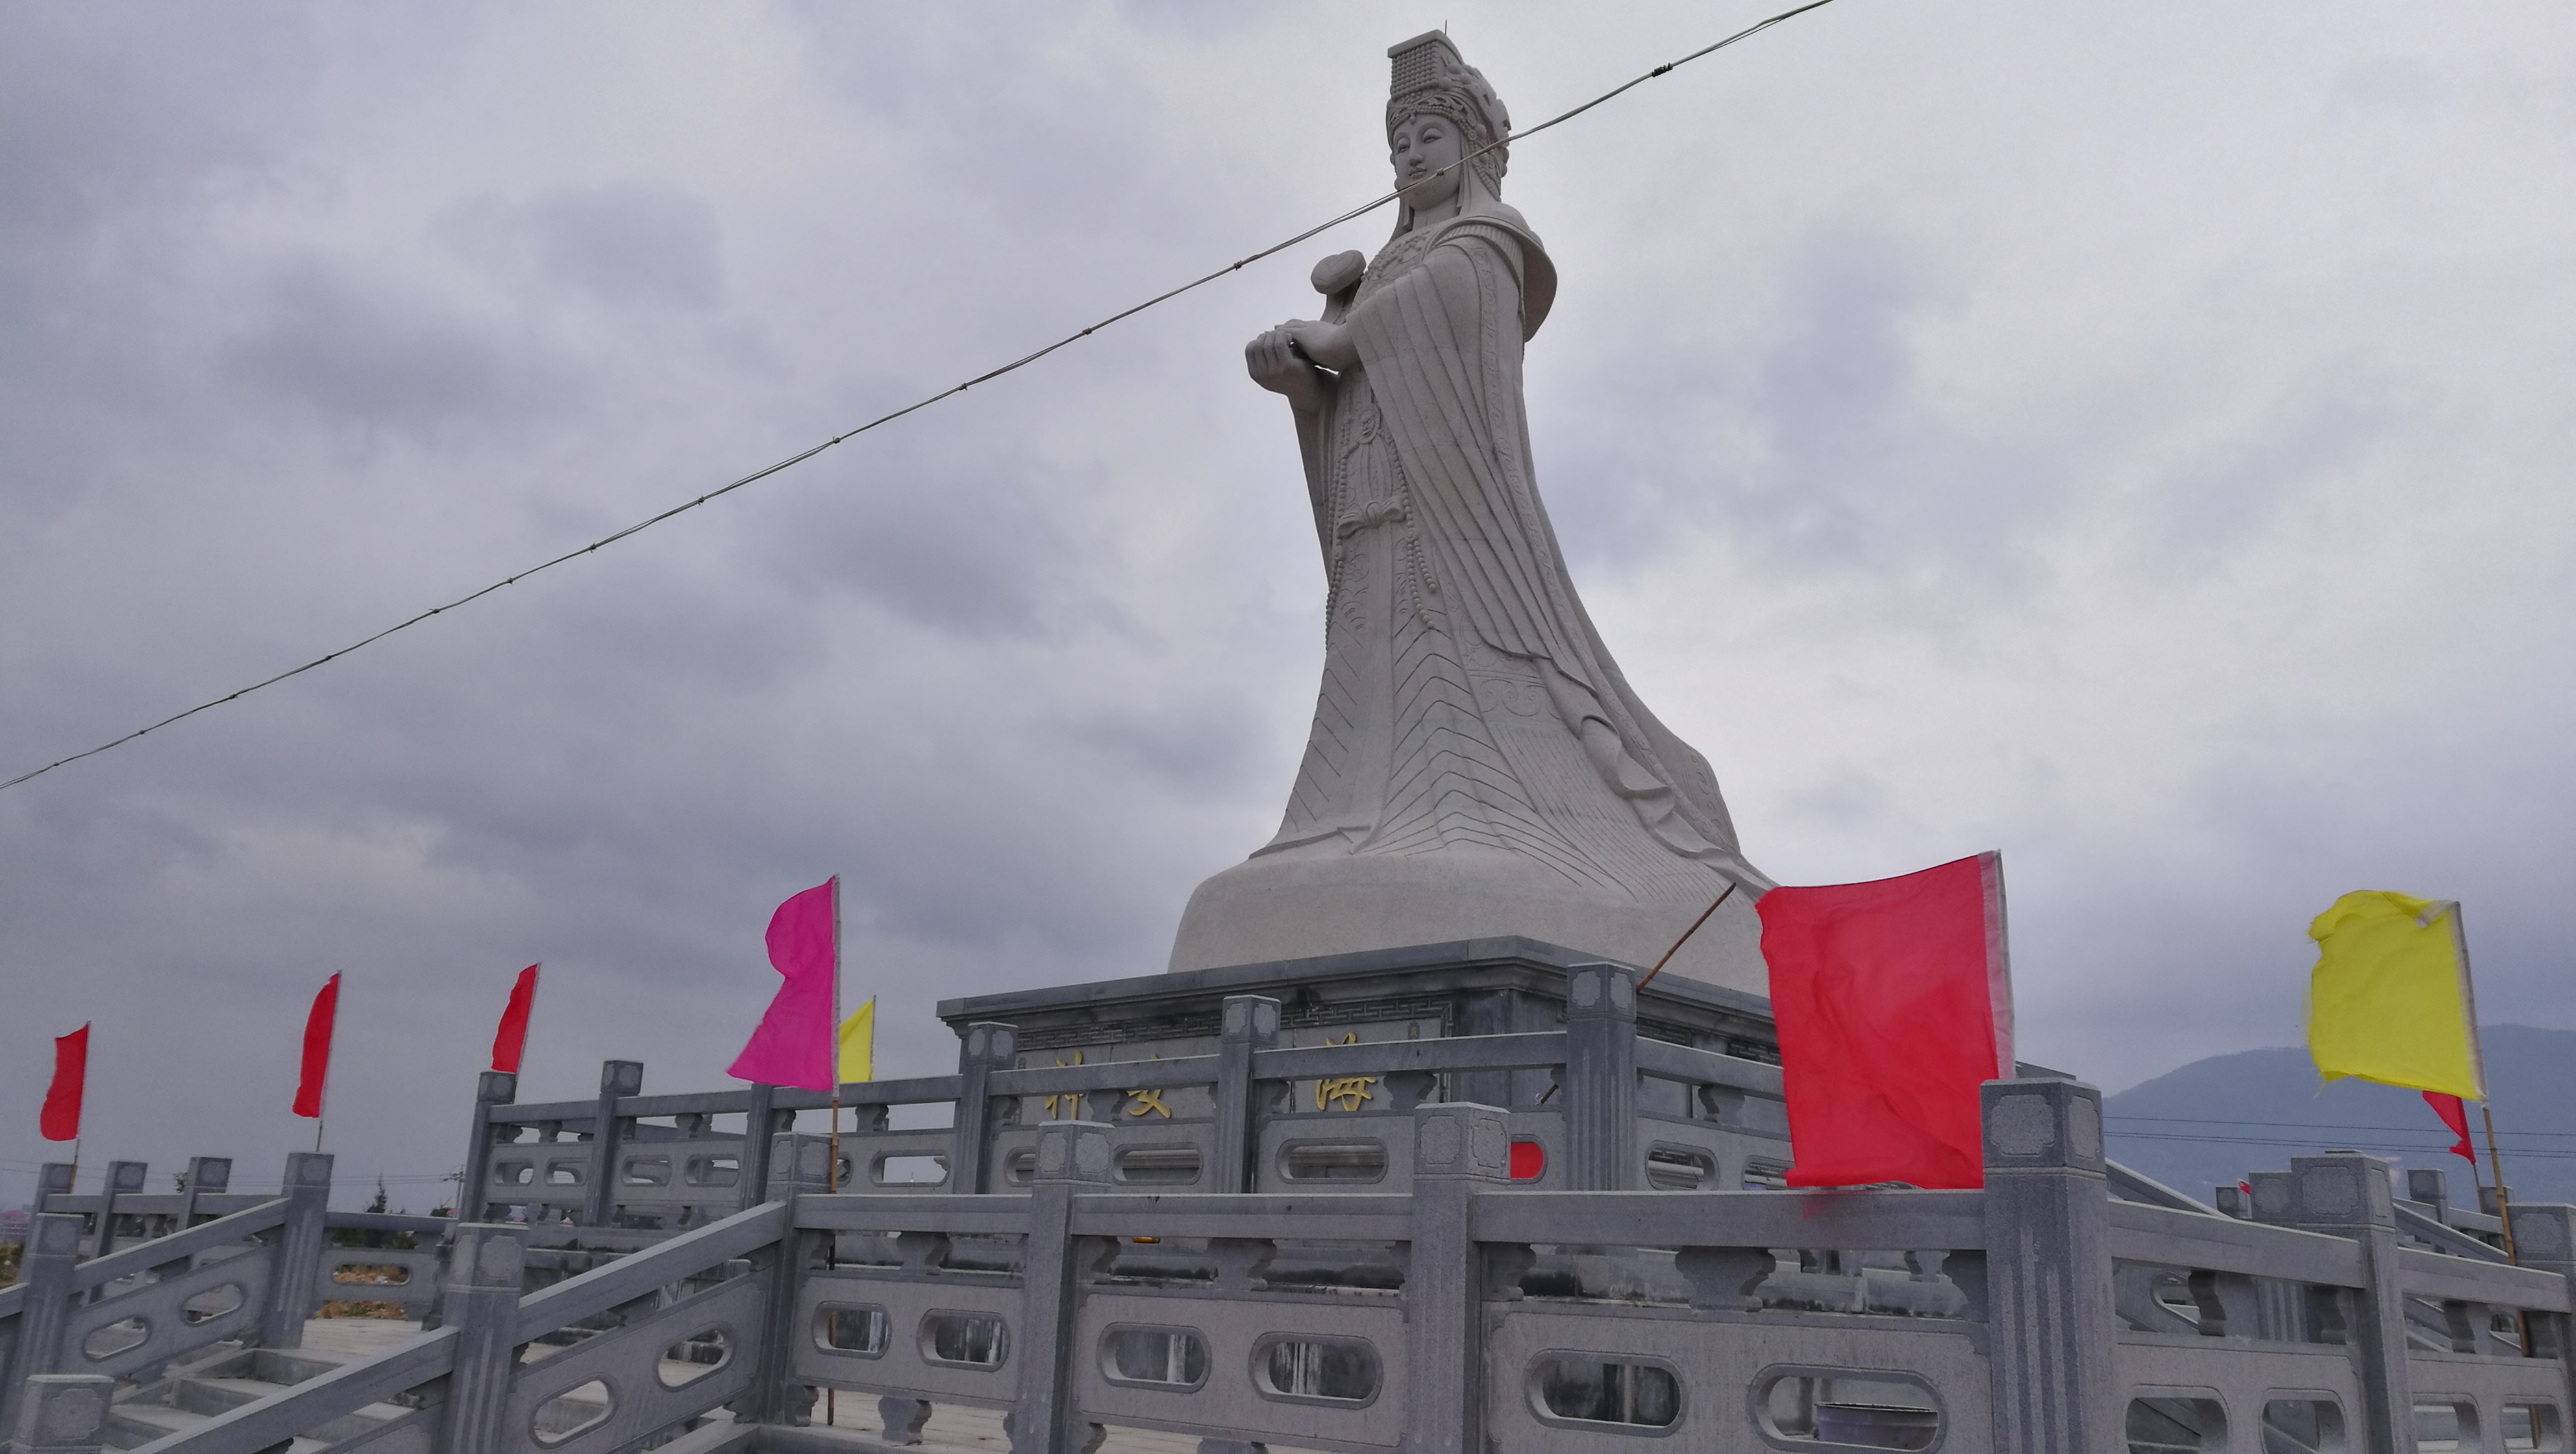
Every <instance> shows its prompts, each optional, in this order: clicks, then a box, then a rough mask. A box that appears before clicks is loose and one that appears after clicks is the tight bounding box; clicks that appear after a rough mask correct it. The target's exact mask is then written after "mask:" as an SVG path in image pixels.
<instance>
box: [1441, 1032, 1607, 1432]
mask: <svg viewBox="0 0 2576 1454" xmlns="http://www.w3.org/2000/svg"><path fill="white" fill-rule="evenodd" d="M1634 1000H1635V996H1634V995H1631V996H1630V1001H1631V1003H1633V1002H1634ZM1508 1126H1509V1122H1508V1121H1507V1120H1506V1119H1505V1116H1504V1113H1503V1112H1502V1111H1500V1110H1498V1109H1496V1108H1494V1107H1492V1106H1480V1105H1476V1104H1474V1103H1472V1102H1467V1101H1453V1102H1450V1103H1448V1104H1445V1105H1432V1106H1416V1107H1415V1108H1414V1111H1413V1239H1412V1242H1411V1244H1410V1246H1409V1247H1408V1249H1407V1253H1406V1258H1405V1272H1404V1321H1405V1333H1406V1341H1407V1344H1408V1347H1407V1348H1406V1350H1405V1351H1406V1355H1407V1358H1408V1360H1409V1362H1410V1364H1411V1382H1412V1389H1413V1398H1412V1407H1410V1408H1409V1409H1407V1410H1406V1418H1405V1447H1406V1449H1407V1451H1408V1454H1484V1451H1485V1435H1484V1414H1485V1388H1484V1380H1483V1378H1482V1377H1481V1374H1482V1371H1483V1369H1484V1366H1485V1356H1484V1347H1483V1343H1484V1326H1485V1318H1484V1311H1485V1310H1484V1296H1485V1270H1484V1265H1483V1264H1484V1259H1483V1257H1482V1256H1481V1255H1480V1253H1481V1249H1480V1248H1479V1247H1478V1246H1477V1244H1476V1233H1475V1223H1474V1212H1475V1207H1474V1202H1475V1198H1476V1195H1477V1194H1478V1193H1479V1192H1485V1191H1493V1190H1497V1189H1500V1188H1503V1187H1506V1186H1508V1185H1509V1184H1510V1182H1511V1135H1510V1132H1509V1130H1508Z"/></svg>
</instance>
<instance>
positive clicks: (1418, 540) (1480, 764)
mask: <svg viewBox="0 0 2576 1454" xmlns="http://www.w3.org/2000/svg"><path fill="white" fill-rule="evenodd" d="M1555 283H1556V279H1555V269H1554V267H1553V265H1552V264H1551V263H1550V262H1549V260H1548V257H1547V253H1546V251H1545V249H1544V248H1542V247H1541V246H1540V244H1539V241H1538V239H1537V237H1536V236H1535V235H1533V234H1532V233H1531V232H1530V230H1529V228H1528V227H1527V225H1526V224H1525V223H1523V222H1522V220H1521V218H1520V215H1519V214H1518V213H1517V212H1516V211H1514V210H1513V209H1511V208H1509V207H1506V206H1503V205H1501V204H1499V203H1493V202H1487V203H1485V204H1484V205H1482V206H1480V207H1478V208H1476V209H1475V210H1472V211H1470V212H1468V213H1466V214H1465V215H1462V216H1459V217H1456V218H1452V219H1450V220H1448V221H1446V222H1443V223H1440V224H1437V225H1434V226H1432V227H1429V228H1425V229H1418V230H1414V231H1408V232H1405V233H1402V234H1400V235H1398V236H1397V237H1396V238H1395V239H1394V240H1393V241H1392V242H1390V243H1389V244H1388V245H1387V246H1386V248H1385V249H1384V250H1382V251H1381V252H1380V253H1379V254H1378V256H1377V258H1376V259H1375V261H1374V262H1372V263H1371V264H1370V266H1369V268H1368V270H1367V272H1366V274H1365V275H1364V276H1363V278H1362V279H1361V281H1360V283H1359V285H1358V287H1357V290H1356V292H1355V294H1353V295H1351V296H1350V297H1349V298H1348V301H1347V308H1346V312H1345V315H1344V317H1343V320H1342V321H1343V322H1344V323H1345V324H1346V326H1347V327H1348V328H1349V329H1350V333H1351V337H1352V339H1353V341H1354V342H1355V343H1356V345H1357V347H1358V350H1359V354H1360V362H1359V363H1358V364H1357V365H1355V366H1353V367H1350V368H1347V369H1344V370H1342V371H1341V372H1340V373H1339V374H1338V375H1337V376H1332V377H1330V378H1329V380H1328V383H1329V388H1328V403H1327V404H1326V406H1325V408H1324V409H1323V411H1322V412H1321V414H1320V415H1315V416H1308V417H1306V418H1304V419H1301V421H1300V424H1301V429H1300V433H1301V435H1302V436H1303V439H1304V443H1305V446H1306V455H1307V477H1308V484H1309V487H1310V490H1311V492H1312V497H1313V502H1314V508H1315V529H1316V534H1317V538H1318V540H1319V541H1320V542H1321V545H1322V547H1323V554H1324V562H1325V570H1326V575H1327V579H1328V583H1329V584H1328V595H1327V599H1326V627H1325V657H1324V673H1323V683H1322V687H1321V690H1320V691H1319V693H1318V696H1317V701H1316V707H1315V720H1314V726H1313V729H1312V733H1311V735H1310V737H1309V739H1308V743H1307V747H1306V752H1305V757H1304V760H1303V762H1302V763H1301V765H1300V766H1299V769H1298V773H1297V781H1296V786H1295V788H1294V789H1293V791H1292V792H1291V795H1290V798H1289V802H1288V809H1287V813H1286V815H1285V819H1284V821H1283V822H1282V823H1281V825H1280V829H1279V832H1278V835H1277V836H1276V837H1275V838H1273V839H1272V840H1271V842H1270V843H1269V844H1268V845H1267V846H1265V847H1263V848H1262V849H1260V850H1259V851H1258V852H1256V853H1255V854H1254V855H1253V857H1252V859H1251V860H1250V861H1248V862H1247V863H1245V864H1242V865H1240V866H1238V867H1236V868H1234V869H1230V870H1228V871H1227V872H1225V873H1222V874H1219V875H1217V876H1216V877H1215V878H1213V879H1210V880H1209V881H1208V882H1207V883H1206V884H1203V885H1202V886H1201V887H1200V889H1199V892H1198V894H1197V895H1196V896H1194V898H1193V900H1192V903H1191V906H1190V910H1189V913H1188V915H1186V916H1185V917H1184V921H1183V925H1182V930H1181V935H1180V939H1179V941H1178V942H1177V943H1176V945H1175V953H1174V960H1173V967H1174V968H1175V969H1185V968H1198V967H1208V966H1211V965H1214V964H1220V963H1236V962H1249V961H1252V960H1259V959H1273V958H1290V957H1304V954H1305V953H1316V954H1321V953H1334V952H1345V951H1348V950H1352V949H1361V948H1376V947H1393V946H1395V945H1397V944H1409V943H1426V942H1440V941H1446V940H1451V939H1458V938H1484V937H1494V936H1497V935H1502V934H1518V935H1522V936H1524V937H1529V938H1537V939H1544V940H1549V941H1550V942H1554V943H1558V944H1562V945H1565V946H1566V947H1568V948H1574V949H1578V950H1584V951H1587V952H1591V953H1598V954H1604V955H1609V956H1611V957H1618V958H1626V959H1629V960H1631V961H1632V962H1633V961H1636V960H1639V959H1644V960H1647V961H1649V962H1650V961H1651V958H1652V956H1653V954H1655V953H1659V952H1660V951H1661V948H1662V945H1663V944H1666V943H1669V942H1670V941H1671V939H1672V938H1673V937H1674V936H1675V935H1676V934H1678V933H1679V932H1680V929H1681V928H1682V927H1683V926H1686V925H1687V924H1688V922H1689V920H1690V919H1691V918H1693V917H1695V916H1696V915H1697V914H1698V912H1699V911H1700V910H1702V909H1704V908H1706V907H1707V905H1708V903H1709V902H1710V900H1711V899H1712V898H1714V897H1715V896H1716V895H1717V893H1718V892H1719V890H1720V889H1722V888H1723V887H1724V886H1725V885H1726V883H1727V882H1728V881H1730V880H1732V881H1734V882H1736V883H1738V884H1741V885H1742V886H1743V891H1742V892H1739V893H1738V894H1737V895H1735V897H1734V898H1733V899H1732V900H1730V901H1729V908H1730V909H1731V910H1735V911H1736V912H1733V913H1731V914H1728V915H1726V916H1724V918H1725V922H1722V923H1721V922H1715V921H1713V922H1712V923H1711V925H1710V926H1709V931H1703V932H1704V933H1707V934H1708V937H1709V943H1708V945H1706V946H1705V947H1704V948H1703V947H1702V946H1699V945H1697V944H1696V942H1695V943H1694V949H1697V950H1700V952H1698V953H1697V954H1695V955H1689V956H1684V957H1681V958H1677V960H1676V962H1675V965H1674V969H1675V970H1677V971H1679V972H1682V973H1688V974H1694V975H1696V976H1697V977H1701V978H1709V979H1716V980H1720V981H1721V982H1727V983H1733V984H1736V985H1737V986H1738V987H1740V988H1745V989H1750V990H1753V991H1756V992H1759V991H1760V990H1761V989H1762V988H1763V986H1762V984H1761V982H1760V960H1759V953H1758V949H1753V948H1752V947H1751V946H1750V944H1749V943H1748V942H1747V936H1748V934H1749V933H1751V932H1752V930H1751V927H1750V926H1751V924H1752V922H1753V916H1752V913H1751V908H1752V900H1753V898H1754V897H1755V895H1757V894H1758V893H1759V892H1760V891H1761V890H1763V889H1765V888H1767V887H1769V880H1768V879H1766V878H1764V877H1763V876H1762V875H1761V874H1760V873H1759V872H1757V871H1756V870H1754V869H1753V868H1752V867H1751V866H1750V865H1749V864H1747V863H1746V862H1745V860H1744V858H1743V855H1742V854H1741V853H1740V852H1739V850H1738V847H1737V842H1736V836H1735V829H1734V825H1733V823H1732V822H1731V821H1730V819H1729V817H1728V815H1727V811H1726V804H1725V801H1724V799H1723V798H1722V797H1721V796H1720V795H1719V792H1718V786H1717V781H1716V778H1715V777H1714V775H1713V774H1712V773H1711V772H1710V771H1709V767H1708V764H1707V762H1706V761H1705V760H1704V759H1703V758H1702V757H1701V756H1700V755H1699V753H1697V752H1695V751H1693V750H1692V749H1691V747H1690V746H1689V745H1688V744H1686V743H1684V742H1682V741H1681V740H1680V739H1679V738H1678V737H1675V736H1674V735H1673V734H1672V732H1670V731H1669V730H1668V729H1666V728H1665V727H1664V725H1663V724H1662V723H1661V722H1659V721H1657V720H1656V718H1655V716H1654V714H1653V713H1652V712H1650V711H1648V710H1647V709H1646V706H1645V704H1644V703H1643V702H1641V701H1639V700H1638V699H1637V696H1636V694H1635V693H1634V692H1633V691H1631V690H1630V689H1629V687H1628V684H1627V681H1626V679H1625V678H1624V677H1622V676H1621V674H1620V672H1619V668H1618V665H1617V664H1616V663H1615V662H1614V661H1613V660H1612V659H1611V656H1610V653H1609V650H1608V648H1606V647H1605V646H1604V645H1603V644H1602V641H1601V637H1600V634H1599V632H1597V631H1596V630H1594V629H1593V625H1592V621H1591V618H1590V617H1589V615H1587V614H1586V613H1585V611H1584V609H1583V603H1582V602H1581V600H1579V599H1578V598H1577V597H1576V595H1575V592H1574V587H1573V585H1572V583H1571V582H1570V581H1569V580H1568V578H1567V575H1566V569H1565V561H1564V556H1563V552H1562V551H1561V550H1560V549H1559V548H1558V545H1557V541H1556V534H1555V531H1554V529H1553V527H1551V526H1550V524H1549V523H1548V518H1547V512H1546V510H1545V508H1544V507H1543V506H1542V505H1541V504H1540V501H1539V496H1538V490H1537V486H1536V483H1535V481H1534V479H1533V477H1532V471H1531V465H1530V446H1529V427H1528V416H1527V411H1526V408H1525V406H1524V404H1523V400H1522V389H1521V354H1522V345H1523V343H1524V342H1525V341H1526V339H1527V338H1528V337H1529V335H1531V334H1533V333H1535V332H1536V331H1537V329H1538V325H1539V324H1540V322H1541V321H1542V320H1543V319H1544V318H1545V316H1546V313H1547V310H1548V306H1549V304H1550V303H1551V302H1552V301H1553V299H1554V294H1555ZM1710 931H1714V932H1710ZM1659 939H1660V942H1658V940H1659ZM1695 940H1696V936H1695ZM1367 941H1383V942H1382V943H1379V942H1367ZM1647 946H1652V947H1651V948H1648V947H1647Z"/></svg>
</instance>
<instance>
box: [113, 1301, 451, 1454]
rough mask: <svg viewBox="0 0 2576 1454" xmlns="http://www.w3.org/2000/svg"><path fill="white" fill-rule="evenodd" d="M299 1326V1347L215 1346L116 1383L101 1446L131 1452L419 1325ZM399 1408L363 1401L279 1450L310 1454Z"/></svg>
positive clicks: (380, 1346)
mask: <svg viewBox="0 0 2576 1454" xmlns="http://www.w3.org/2000/svg"><path fill="white" fill-rule="evenodd" d="M304 1330H305V1331H304V1346H303V1347H301V1348H245V1347H242V1346H241V1345H240V1344H238V1343H219V1344H217V1345H215V1346H214V1347H212V1348H209V1349H206V1350H204V1351H203V1352H200V1353H196V1354H192V1355H190V1356H189V1357H186V1358H182V1359H179V1360H177V1361H175V1362H173V1363H172V1364H171V1365H170V1366H169V1367H168V1368H167V1369H165V1370H164V1371H163V1372H162V1375H161V1376H160V1377H159V1378H156V1379H154V1380H152V1381H151V1382H148V1383H141V1384H133V1385H128V1386H125V1387H122V1388H120V1389H119V1390H118V1391H117V1395H116V1402H115V1404H114V1406H113V1407H112V1408H111V1409H110V1411H109V1414H108V1422H107V1447H108V1448H110V1449H139V1448H141V1447H143V1446H144V1445H146V1444H149V1443H152V1442H153V1441H154V1440H156V1439H161V1438H166V1437H167V1436H169V1435H171V1434H176V1433H181V1432H183V1431H185V1430H188V1429H193V1428H195V1427H196V1426H198V1425H199V1424H202V1423H204V1422H206V1421H207V1420H208V1419H211V1418H213V1417H215V1416H216V1415H217V1414H221V1413H225V1412H227V1411H229V1410H232V1409H236V1408H239V1407H241V1406H242V1405H244V1404H248V1403H256V1402H258V1401H259V1400H261V1399H263V1398H266V1397H268V1396H269V1395H271V1394H273V1393H276V1392H277V1391H278V1390H280V1389H284V1388H291V1387H293V1386H294V1385H296V1384H299V1383H302V1382H304V1381H305V1380H306V1379H308V1378H317V1377H320V1376H321V1375H323V1374H325V1373H329V1372H330V1371H332V1370H333V1369H335V1368H338V1367H340V1366H341V1365H343V1364H347V1363H354V1362H356V1361H357V1360H359V1359H361V1358H367V1357H371V1356H373V1355H375V1354H377V1353H380V1352H382V1351H384V1350H385V1349H387V1348H391V1347H393V1346H394V1345H395V1344H397V1343H400V1342H402V1341H403V1340H404V1339H406V1338H410V1337H413V1336H416V1335H417V1334H418V1333H419V1332H420V1324H418V1323H414V1322H403V1321H398V1320H395V1319H390V1318H314V1319H312V1320H310V1321H308V1322H307V1323H306V1324H305V1325H304ZM405 1412H406V1410H404V1409H403V1408H402V1407H400V1406H399V1405H395V1404H370V1405H368V1406H367V1407H366V1408H363V1409H361V1410H359V1411H358V1412H356V1413H354V1414H352V1415H350V1416H349V1417H347V1418H345V1419H341V1420H338V1421H336V1422H334V1423H332V1424H329V1425H326V1426H325V1427H323V1428H321V1429H317V1430H315V1431H313V1432H314V1434H315V1435H316V1437H312V1438H304V1439H297V1440H296V1441H294V1443H293V1445H292V1446H291V1448H289V1449H285V1450H281V1451H279V1454H317V1451H319V1450H322V1449H325V1448H328V1447H329V1446H330V1445H331V1444H333V1443H336V1442H337V1441H339V1440H342V1439H346V1438H348V1437H350V1436H352V1435H355V1434H362V1433H365V1432H366V1431H367V1430H369V1429H372V1428H374V1427H375V1426H377V1425H378V1424H382V1423H384V1422H386V1421H387V1420H390V1419H394V1418H397V1417H399V1416H401V1415H402V1414H403V1413H405Z"/></svg>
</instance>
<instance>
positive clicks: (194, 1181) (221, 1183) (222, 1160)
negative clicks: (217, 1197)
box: [188, 1156, 233, 1192]
mask: <svg viewBox="0 0 2576 1454" xmlns="http://www.w3.org/2000/svg"><path fill="white" fill-rule="evenodd" d="M232 1184H233V1159H232V1158H231V1157H229V1156H191V1157H189V1158H188V1190H190V1191H194V1192H220V1191H223V1190H224V1189H226V1188H227V1187H230V1186H231V1185H232Z"/></svg>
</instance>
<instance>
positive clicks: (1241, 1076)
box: [1207, 995, 1279, 1191]
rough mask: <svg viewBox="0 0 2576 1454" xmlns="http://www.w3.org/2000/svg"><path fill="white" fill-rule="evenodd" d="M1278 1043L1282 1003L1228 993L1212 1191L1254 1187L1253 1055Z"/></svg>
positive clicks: (1220, 1043)
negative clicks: (1280, 1004)
mask: <svg viewBox="0 0 2576 1454" xmlns="http://www.w3.org/2000/svg"><path fill="white" fill-rule="evenodd" d="M1278 1043H1279V1002H1278V1001H1277V1000H1274V999H1271V998H1270V997H1268V996H1267V995H1228V996H1226V998H1225V1018H1224V1019H1223V1020H1222V1021H1220V1022H1219V1027H1218V1030H1217V1041H1216V1074H1217V1080H1216V1088H1215V1089H1216V1156H1215V1158H1214V1159H1213V1161H1212V1162H1211V1163H1210V1166H1209V1172H1208V1182H1207V1189H1208V1190H1209V1191H1250V1190H1252V1188H1253V1186H1254V1185H1255V1179H1254V1176H1253V1171H1254V1167H1253V1162H1254V1160H1255V1158H1256V1157H1257V1156H1258V1155H1259V1153H1260V1149H1261V1120H1260V1106H1259V1104H1258V1098H1257V1097H1256V1096H1255V1095H1254V1094H1253V1091H1254V1086H1253V1082H1252V1056H1253V1052H1254V1051H1256V1050H1267V1049H1269V1048H1271V1047H1272V1046H1274V1045H1276V1044H1278Z"/></svg>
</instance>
